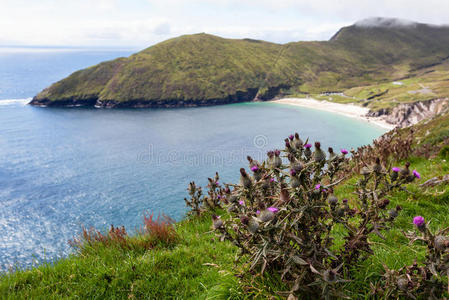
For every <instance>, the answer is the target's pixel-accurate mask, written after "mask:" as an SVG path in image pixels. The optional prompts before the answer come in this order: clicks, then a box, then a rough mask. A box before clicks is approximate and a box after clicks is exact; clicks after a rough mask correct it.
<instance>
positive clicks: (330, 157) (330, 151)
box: [328, 147, 337, 160]
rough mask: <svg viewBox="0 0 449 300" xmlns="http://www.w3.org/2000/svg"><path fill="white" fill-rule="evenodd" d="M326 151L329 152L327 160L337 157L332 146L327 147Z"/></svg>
mask: <svg viewBox="0 0 449 300" xmlns="http://www.w3.org/2000/svg"><path fill="white" fill-rule="evenodd" d="M328 152H329V160H333V159H334V158H335V157H337V155H336V154H335V152H334V149H332V147H329V149H328Z"/></svg>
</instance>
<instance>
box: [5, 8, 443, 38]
mask: <svg viewBox="0 0 449 300" xmlns="http://www.w3.org/2000/svg"><path fill="white" fill-rule="evenodd" d="M0 7H1V10H0V39H1V40H0V43H1V44H7V43H15V44H24V45H82V46H122V47H126V46H131V47H147V46H149V45H151V44H154V43H157V42H159V41H162V40H165V39H168V38H171V37H174V36H178V35H182V34H190V33H197V32H208V33H211V34H217V35H222V36H225V37H229V38H243V37H248V38H256V39H265V40H268V41H272V42H277V43H286V42H290V41H298V40H323V39H328V38H330V37H331V36H332V35H333V34H334V33H335V32H336V31H338V29H339V28H341V27H342V26H346V25H350V24H353V23H355V22H356V21H358V20H363V19H366V18H369V17H373V16H380V17H386V18H392V17H395V18H396V17H398V18H401V19H410V20H413V21H418V22H423V23H434V24H444V23H447V22H448V21H447V15H449V1H441V0H426V1H420V0H374V1H371V0H345V1H342V0H341V1H335V0H277V1H272V0H190V1H184V0H164V1H155V0H151V1H150V0H133V1H130V0H96V1H91V0H64V1H60V0H40V1H33V0H0ZM375 20H376V19H370V21H366V20H365V21H363V22H359V23H358V24H359V25H361V24H362V25H363V24H365V25H364V26H366V25H367V24H372V23H373V22H374V23H375V24H377V23H378V22H379V21H375ZM376 22H377V23H376ZM395 22H396V21H395ZM374 23H373V24H374ZM387 23H388V22H387ZM390 23H391V22H390ZM393 23H394V22H393ZM400 23H401V24H402V21H400ZM383 24H384V25H385V24H386V23H385V22H384V23H383ZM395 24H396V25H397V23H395Z"/></svg>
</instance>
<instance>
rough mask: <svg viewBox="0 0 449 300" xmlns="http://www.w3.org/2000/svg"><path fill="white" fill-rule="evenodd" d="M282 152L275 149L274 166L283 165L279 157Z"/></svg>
mask: <svg viewBox="0 0 449 300" xmlns="http://www.w3.org/2000/svg"><path fill="white" fill-rule="evenodd" d="M280 154H281V151H279V150H275V151H274V158H273V167H275V168H279V167H280V166H281V165H282V159H281V158H280V157H279V155H280Z"/></svg>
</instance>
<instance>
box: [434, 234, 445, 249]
mask: <svg viewBox="0 0 449 300" xmlns="http://www.w3.org/2000/svg"><path fill="white" fill-rule="evenodd" d="M447 246H448V240H447V238H446V237H445V236H442V235H437V236H436V237H435V248H436V249H437V250H438V251H441V252H442V251H444V250H445V249H446V247H447Z"/></svg>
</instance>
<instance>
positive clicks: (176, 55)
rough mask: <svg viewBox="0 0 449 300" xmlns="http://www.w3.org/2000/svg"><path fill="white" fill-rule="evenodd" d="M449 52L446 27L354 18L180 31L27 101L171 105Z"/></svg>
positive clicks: (342, 76)
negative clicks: (313, 32)
mask: <svg viewBox="0 0 449 300" xmlns="http://www.w3.org/2000/svg"><path fill="white" fill-rule="evenodd" d="M448 56H449V27H436V26H431V25H425V24H418V23H413V24H411V25H408V26H396V25H391V26H389V25H385V24H381V25H378V26H366V25H363V24H362V25H359V24H357V23H356V24H355V25H352V26H349V27H345V28H342V29H341V30H340V31H338V32H337V33H336V34H335V35H334V37H332V39H330V40H329V41H323V42H295V43H287V44H283V45H281V44H274V43H269V42H264V41H259V40H251V39H243V40H236V39H224V38H220V37H217V36H213V35H209V34H204V33H201V34H194V35H186V36H181V37H178V38H174V39H170V40H167V41H164V42H162V43H159V44H157V45H154V46H152V47H149V48H147V49H145V50H143V51H141V52H138V53H136V54H134V55H132V56H130V57H127V58H119V59H116V60H113V61H109V62H104V63H101V64H98V65H96V66H92V67H90V68H87V69H84V70H80V71H77V72H75V73H73V74H72V75H70V76H69V77H67V78H65V79H63V80H61V81H59V82H56V83H55V84H53V85H51V86H50V87H49V88H47V89H45V90H43V91H42V92H41V93H39V94H38V95H37V96H36V97H35V98H34V99H33V101H32V104H34V105H49V106H51V105H86V106H93V105H97V106H110V107H115V106H131V107H133V106H134V107H173V106H189V105H212V104H224V103H233V102H241V101H251V100H253V99H255V98H257V99H260V100H267V99H271V98H273V97H275V96H277V95H280V94H284V95H295V94H298V93H312V94H314V93H315V94H316V93H321V92H325V91H344V90H347V89H349V88H354V87H360V86H367V85H373V84H379V83H382V82H390V81H392V80H396V79H401V78H405V77H416V76H420V74H419V70H422V69H425V68H427V69H429V68H430V69H432V70H433V68H436V67H438V66H439V65H440V64H441V63H443V62H444V61H445V59H446V58H447V57H448Z"/></svg>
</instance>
